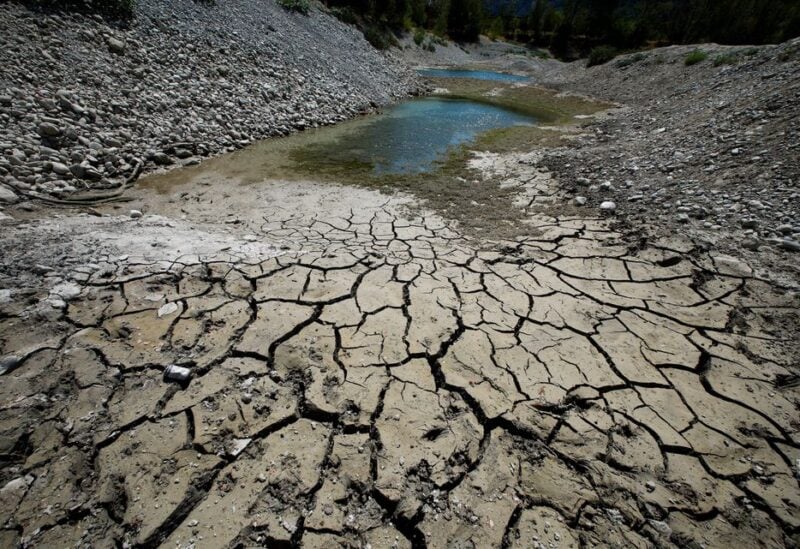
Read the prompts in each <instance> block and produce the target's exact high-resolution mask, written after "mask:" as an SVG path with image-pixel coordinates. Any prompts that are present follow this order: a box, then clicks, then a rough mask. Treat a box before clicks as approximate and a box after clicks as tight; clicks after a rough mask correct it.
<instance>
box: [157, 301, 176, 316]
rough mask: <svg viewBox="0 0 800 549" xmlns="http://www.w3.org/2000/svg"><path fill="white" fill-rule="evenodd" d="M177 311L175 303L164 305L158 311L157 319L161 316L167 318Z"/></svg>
mask: <svg viewBox="0 0 800 549" xmlns="http://www.w3.org/2000/svg"><path fill="white" fill-rule="evenodd" d="M177 310H178V305H177V303H174V302H170V303H165V304H164V305H162V306H161V307H160V308H159V309H158V318H161V317H163V316H169V315H171V314H173V313H174V312H175V311H177Z"/></svg>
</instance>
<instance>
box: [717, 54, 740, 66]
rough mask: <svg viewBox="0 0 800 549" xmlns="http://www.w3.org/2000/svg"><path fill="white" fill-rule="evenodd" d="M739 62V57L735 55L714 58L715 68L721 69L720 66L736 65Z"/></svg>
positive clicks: (722, 55)
mask: <svg viewBox="0 0 800 549" xmlns="http://www.w3.org/2000/svg"><path fill="white" fill-rule="evenodd" d="M738 60H739V56H737V55H736V54H735V53H722V54H720V55H718V56H716V57H715V58H714V61H713V63H714V66H715V67H719V66H720V65H735V64H736V62H737V61H738Z"/></svg>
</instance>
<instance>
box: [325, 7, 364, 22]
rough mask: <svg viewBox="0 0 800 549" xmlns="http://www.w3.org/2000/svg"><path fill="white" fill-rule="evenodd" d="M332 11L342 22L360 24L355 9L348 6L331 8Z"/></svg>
mask: <svg viewBox="0 0 800 549" xmlns="http://www.w3.org/2000/svg"><path fill="white" fill-rule="evenodd" d="M331 13H332V14H333V16H334V17H335V18H336V19H338V20H339V21H341V22H342V23H347V24H348V25H358V16H357V15H356V14H355V12H354V11H353V10H351V9H350V8H348V7H346V6H345V7H343V8H331Z"/></svg>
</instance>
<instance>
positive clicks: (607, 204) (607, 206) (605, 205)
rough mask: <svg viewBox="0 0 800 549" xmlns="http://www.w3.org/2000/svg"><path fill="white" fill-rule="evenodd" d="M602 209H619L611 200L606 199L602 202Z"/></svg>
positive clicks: (605, 210) (607, 210)
mask: <svg viewBox="0 0 800 549" xmlns="http://www.w3.org/2000/svg"><path fill="white" fill-rule="evenodd" d="M600 209H601V210H603V211H604V212H613V211H614V210H616V209H617V205H616V204H615V203H613V202H612V201H610V200H606V201H605V202H603V203H602V204H600Z"/></svg>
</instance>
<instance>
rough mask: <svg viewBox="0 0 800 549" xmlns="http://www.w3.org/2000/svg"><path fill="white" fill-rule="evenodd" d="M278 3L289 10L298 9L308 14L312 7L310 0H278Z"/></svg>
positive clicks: (299, 11) (297, 10)
mask: <svg viewBox="0 0 800 549" xmlns="http://www.w3.org/2000/svg"><path fill="white" fill-rule="evenodd" d="M278 5H279V6H281V7H282V8H285V9H287V10H289V11H296V12H298V13H302V14H303V15H308V10H309V9H311V6H309V4H308V0H278Z"/></svg>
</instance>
